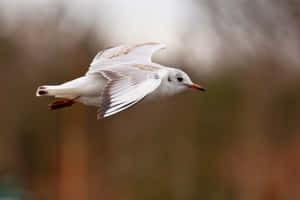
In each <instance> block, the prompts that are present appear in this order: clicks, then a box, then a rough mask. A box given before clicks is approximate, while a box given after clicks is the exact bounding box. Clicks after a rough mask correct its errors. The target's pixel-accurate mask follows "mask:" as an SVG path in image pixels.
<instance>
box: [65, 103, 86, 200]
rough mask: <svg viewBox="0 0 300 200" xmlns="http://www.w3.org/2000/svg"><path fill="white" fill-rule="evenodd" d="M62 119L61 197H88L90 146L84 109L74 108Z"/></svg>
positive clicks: (80, 198)
mask: <svg viewBox="0 0 300 200" xmlns="http://www.w3.org/2000/svg"><path fill="white" fill-rule="evenodd" d="M72 109H73V111H72V114H71V115H70V114H69V112H68V113H66V114H65V115H64V118H63V120H62V123H63V125H62V136H61V149H60V177H61V178H60V185H59V187H60V189H59V192H60V199H61V200H66V199H72V200H82V199H88V182H87V174H88V166H87V165H88V148H87V137H86V134H85V131H84V127H85V124H86V123H85V119H86V118H85V117H84V115H83V114H84V113H83V109H75V108H72Z"/></svg>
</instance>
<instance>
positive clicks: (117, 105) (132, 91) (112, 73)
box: [97, 65, 161, 119]
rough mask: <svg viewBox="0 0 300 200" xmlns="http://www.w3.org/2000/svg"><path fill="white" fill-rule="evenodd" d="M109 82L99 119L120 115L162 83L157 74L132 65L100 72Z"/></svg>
mask: <svg viewBox="0 0 300 200" xmlns="http://www.w3.org/2000/svg"><path fill="white" fill-rule="evenodd" d="M99 72H100V73H101V74H102V75H103V76H104V77H106V78H107V79H108V82H107V84H106V86H105V88H104V91H103V93H102V102H101V104H100V108H99V109H98V115H97V117H98V119H100V118H104V117H108V116H110V115H113V114H115V113H118V112H120V111H122V110H124V109H126V108H128V107H130V106H132V105H134V104H136V103H137V102H139V101H140V100H142V99H143V98H144V97H145V96H146V95H147V94H149V93H151V92H153V91H154V90H155V89H156V88H157V87H158V86H159V85H160V83H161V79H160V78H157V76H155V75H154V74H155V72H152V71H151V72H150V71H143V70H138V69H136V68H133V67H131V66H130V65H122V66H119V67H118V68H113V69H107V70H101V71H99Z"/></svg>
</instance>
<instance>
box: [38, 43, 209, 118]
mask: <svg viewBox="0 0 300 200" xmlns="http://www.w3.org/2000/svg"><path fill="white" fill-rule="evenodd" d="M163 48H165V45H164V44H162V43H156V42H148V43H143V44H137V45H127V46H125V45H123V46H117V47H112V48H108V49H105V50H102V51H100V52H99V53H98V54H97V55H96V56H95V58H94V59H93V61H92V63H91V64H90V66H89V69H88V71H87V73H86V74H85V75H84V76H82V77H79V78H76V79H74V80H71V81H68V82H65V83H62V84H60V85H43V86H40V87H38V89H37V91H36V96H54V97H55V98H59V99H58V100H56V101H55V102H53V103H51V104H49V105H48V107H49V109H51V110H56V109H60V108H64V107H68V106H71V105H73V104H74V103H76V102H80V103H82V104H85V105H89V106H96V107H98V112H97V119H102V118H104V117H108V116H111V115H113V114H116V113H118V112H120V111H122V110H125V109H127V108H129V107H131V106H133V105H135V104H136V103H137V102H139V101H141V100H142V99H144V98H145V97H146V96H147V98H149V99H151V98H157V97H164V96H172V95H175V94H177V93H180V92H182V91H184V90H186V89H187V88H194V89H197V90H200V91H205V89H204V88H203V87H201V86H200V85H198V84H195V83H193V82H192V81H191V79H190V77H189V76H188V75H187V74H186V73H185V72H183V71H182V70H180V69H176V68H171V67H166V66H163V65H160V64H157V63H154V62H152V60H151V57H152V55H153V53H154V52H156V51H157V50H159V49H163Z"/></svg>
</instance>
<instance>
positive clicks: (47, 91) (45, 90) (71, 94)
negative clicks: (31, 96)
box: [36, 85, 78, 99]
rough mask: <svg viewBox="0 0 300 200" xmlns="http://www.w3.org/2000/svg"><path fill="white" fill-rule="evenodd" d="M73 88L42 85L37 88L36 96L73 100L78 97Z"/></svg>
mask: <svg viewBox="0 0 300 200" xmlns="http://www.w3.org/2000/svg"><path fill="white" fill-rule="evenodd" d="M77 93H78V92H77V91H76V89H74V88H70V87H63V86H62V85H43V86H40V87H38V89H37V91H36V96H54V97H56V98H66V99H73V98H75V97H77V96H78V94H77Z"/></svg>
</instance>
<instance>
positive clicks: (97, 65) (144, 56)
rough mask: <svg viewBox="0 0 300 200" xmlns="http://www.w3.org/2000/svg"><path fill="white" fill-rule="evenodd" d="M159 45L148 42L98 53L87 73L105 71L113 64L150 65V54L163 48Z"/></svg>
mask: <svg viewBox="0 0 300 200" xmlns="http://www.w3.org/2000/svg"><path fill="white" fill-rule="evenodd" d="M164 47H165V45H164V44H161V43H155V42H151V43H150V42H149V43H144V44H138V45H133V46H117V47H113V48H109V49H106V50H103V51H100V52H99V53H98V54H97V55H96V56H95V58H94V59H93V61H92V63H91V65H90V68H89V71H88V73H93V72H96V71H97V70H99V69H105V68H107V67H109V66H110V67H111V65H115V64H133V63H135V64H147V65H149V64H151V63H152V61H151V57H152V54H153V53H154V52H155V51H157V50H159V49H162V48H164Z"/></svg>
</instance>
